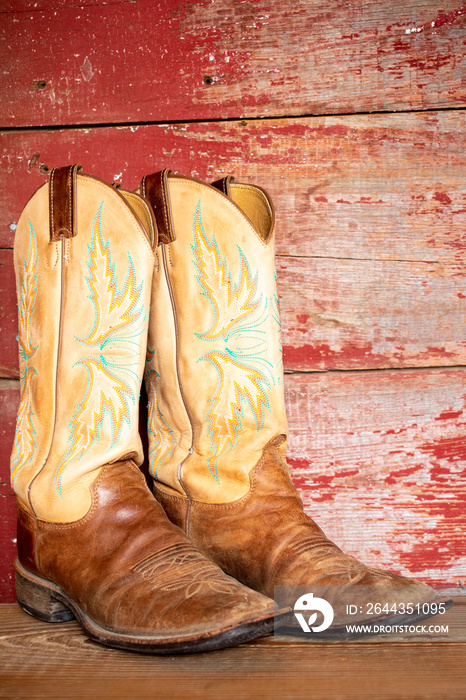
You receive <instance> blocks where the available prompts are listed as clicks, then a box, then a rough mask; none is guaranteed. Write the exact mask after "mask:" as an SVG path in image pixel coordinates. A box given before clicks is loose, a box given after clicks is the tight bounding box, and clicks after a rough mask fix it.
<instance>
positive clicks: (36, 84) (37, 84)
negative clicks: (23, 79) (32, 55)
mask: <svg viewBox="0 0 466 700" xmlns="http://www.w3.org/2000/svg"><path fill="white" fill-rule="evenodd" d="M46 87H47V82H46V81H45V80H33V82H32V85H31V90H45V88H46Z"/></svg>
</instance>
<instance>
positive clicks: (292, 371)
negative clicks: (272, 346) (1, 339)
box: [16, 365, 466, 381]
mask: <svg viewBox="0 0 466 700" xmlns="http://www.w3.org/2000/svg"><path fill="white" fill-rule="evenodd" d="M436 369H440V370H458V369H466V365H428V366H425V367H424V366H418V367H416V366H413V367H361V369H358V368H357V367H351V368H348V369H343V368H341V367H339V368H338V369H334V368H332V367H329V368H328V369H285V370H284V372H285V374H293V375H299V374H326V373H328V372H331V373H332V374H351V372H354V373H358V374H361V372H413V371H416V372H423V371H427V370H436ZM16 381H19V380H16Z"/></svg>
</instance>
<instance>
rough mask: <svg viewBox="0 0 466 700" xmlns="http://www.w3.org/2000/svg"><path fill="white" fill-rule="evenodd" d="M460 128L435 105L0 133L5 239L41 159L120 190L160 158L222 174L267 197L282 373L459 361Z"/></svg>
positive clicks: (13, 361) (12, 315) (464, 191)
mask: <svg viewBox="0 0 466 700" xmlns="http://www.w3.org/2000/svg"><path fill="white" fill-rule="evenodd" d="M465 126H466V116H465V114H464V113H461V114H458V115H454V114H452V113H449V114H444V113H435V114H428V115H420V114H416V115H371V116H368V117H358V116H354V117H345V118H310V119H299V120H297V119H293V120H270V121H264V122H249V123H243V122H235V123H228V124H225V123H222V124H210V125H205V124H203V125H199V124H194V125H193V124H185V125H175V126H173V125H172V126H165V127H164V126H150V127H141V128H137V127H127V128H121V129H120V128H118V129H113V128H105V129H100V128H98V129H88V130H74V129H72V130H67V131H60V132H50V131H49V132H47V131H37V132H20V133H15V134H12V133H7V134H5V133H4V134H3V136H2V137H1V138H2V140H3V143H4V144H5V151H4V153H5V155H4V157H3V167H2V169H1V170H0V190H2V191H3V193H4V197H5V202H6V206H5V208H4V209H3V210H2V222H1V229H0V230H1V231H2V235H3V239H2V243H3V245H4V246H11V245H12V240H13V235H14V228H15V226H16V222H17V220H18V216H19V213H20V211H21V209H22V206H23V205H24V203H25V202H26V201H27V199H28V197H29V196H30V195H31V194H32V193H33V191H34V190H35V189H36V188H37V186H39V185H40V184H41V183H42V182H44V180H45V176H44V175H41V174H40V173H39V170H38V168H39V164H40V163H45V164H47V165H48V166H49V167H53V166H55V165H59V164H63V163H68V162H73V161H78V160H79V161H82V162H84V163H87V164H94V165H95V167H88V168H87V170H89V171H91V172H92V173H94V174H95V175H98V176H100V177H103V178H104V179H107V180H110V181H112V180H113V179H118V178H121V179H122V180H123V184H124V185H126V186H127V187H129V188H133V187H136V185H137V183H138V180H139V177H140V176H141V174H142V173H144V172H147V171H149V170H155V169H158V168H161V167H163V166H165V165H166V164H167V163H170V164H171V165H172V167H173V168H174V169H175V170H179V171H180V172H183V173H185V174H191V175H195V176H199V177H202V178H206V179H208V180H212V179H214V178H215V177H216V176H218V175H220V174H223V173H226V172H234V173H235V174H236V175H237V177H238V178H239V179H242V180H245V181H252V182H256V183H258V184H261V185H263V186H265V187H266V188H267V189H268V190H269V191H270V193H271V196H272V199H273V201H274V202H275V204H276V208H277V220H278V224H277V250H278V253H279V258H278V261H277V266H278V272H279V283H280V292H281V297H282V317H283V331H284V338H283V340H284V358H285V366H286V368H287V369H293V370H314V369H328V368H333V369H348V368H356V369H362V368H381V367H412V366H427V367H428V366H436V365H456V364H463V363H464V361H465V349H466V324H465V321H466V284H465V276H464V275H465V257H464V251H465V245H466V244H465V239H464V226H465V224H466V181H465V179H464V168H463V158H462V152H463V151H462V150H461V148H458V144H462V143H463V141H464V138H465V136H464V135H465V134H466V129H465V128H464V127H465ZM418 139H419V140H418ZM465 145H466V144H465ZM433 159H434V160H435V162H436V170H435V179H433V178H432V161H433ZM337 163H338V165H337ZM0 264H3V265H4V267H3V270H2V272H3V273H4V274H3V275H2V282H1V284H2V293H3V299H4V310H3V312H2V315H1V317H0V331H1V333H2V336H3V337H4V343H3V344H2V349H1V361H0V362H1V370H0V371H1V372H2V376H4V377H11V376H17V372H18V370H17V351H16V340H15V337H16V320H15V319H16V311H15V288H14V279H13V274H12V267H11V264H12V263H11V257H10V258H9V257H8V253H7V252H3V253H2V258H1V260H0Z"/></svg>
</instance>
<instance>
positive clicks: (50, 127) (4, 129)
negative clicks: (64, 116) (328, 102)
mask: <svg viewBox="0 0 466 700" xmlns="http://www.w3.org/2000/svg"><path fill="white" fill-rule="evenodd" d="M465 111H466V108H465V107H451V106H450V107H435V108H434V107H432V108H430V109H400V110H393V109H382V110H374V111H372V112H328V113H325V114H322V113H320V112H309V113H308V112H306V113H305V114H289V115H285V116H284V115H275V116H274V115H273V114H267V115H263V116H259V117H242V116H237V117H227V118H222V117H215V118H213V119H204V118H202V119H163V120H148V121H127V122H98V123H91V124H89V123H86V122H81V123H74V124H42V125H40V126H27V125H20V126H2V125H1V124H0V135H1V134H2V133H9V132H16V131H63V130H72V129H106V128H110V127H130V126H171V125H176V124H214V123H221V124H223V123H231V122H244V125H245V126H246V124H247V123H248V122H264V121H285V120H289V119H310V118H314V119H326V118H327V117H360V116H371V115H373V114H384V115H386V114H424V113H430V112H465Z"/></svg>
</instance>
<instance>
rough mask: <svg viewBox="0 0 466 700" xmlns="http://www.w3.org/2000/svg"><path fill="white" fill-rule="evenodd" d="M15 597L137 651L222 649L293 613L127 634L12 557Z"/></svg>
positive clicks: (46, 616)
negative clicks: (188, 630) (176, 631)
mask: <svg viewBox="0 0 466 700" xmlns="http://www.w3.org/2000/svg"><path fill="white" fill-rule="evenodd" d="M14 566H15V578H16V597H17V601H18V603H19V605H20V606H21V607H22V609H23V610H24V611H25V612H27V613H28V614H29V615H32V616H33V617H36V618H38V619H39V620H42V621H44V622H52V623H60V622H68V621H70V620H74V619H76V620H77V621H78V622H79V624H80V625H81V627H82V629H83V630H84V632H85V633H86V634H87V635H88V636H89V637H90V638H91V639H92V640H93V641H94V642H98V643H99V644H103V645H105V646H109V647H114V648H116V649H123V650H125V651H136V652H139V653H142V654H157V655H163V654H192V653H199V652H204V651H213V650H215V649H224V648H226V647H230V646H236V645H237V644H242V643H243V642H248V641H251V640H252V639H256V638H257V637H262V636H263V635H266V634H270V633H271V632H273V630H274V626H275V625H276V624H280V621H283V622H286V621H288V620H289V619H290V617H291V615H292V613H291V611H288V610H280V611H278V612H277V613H276V614H275V615H264V616H261V617H257V618H253V619H251V620H248V621H246V622H243V623H241V624H240V625H239V626H236V627H232V626H231V627H225V628H223V629H216V630H209V631H207V632H206V633H203V634H199V633H197V634H191V635H185V636H183V635H178V636H176V635H171V636H162V635H160V636H158V635H156V634H154V635H138V634H126V633H124V632H119V631H116V630H111V629H107V628H105V627H102V626H101V625H99V623H97V622H96V621H95V620H93V619H92V618H90V617H89V616H88V615H87V614H86V613H85V612H84V611H83V610H81V608H80V607H79V605H77V604H76V603H75V601H74V600H72V599H71V598H70V597H69V596H68V595H67V594H66V593H65V592H64V591H63V590H62V589H61V588H60V587H59V586H57V585H56V584H54V583H52V582H51V581H47V580H46V579H43V578H41V577H40V576H37V575H36V574H32V573H30V572H29V571H27V570H26V569H25V568H24V567H23V566H22V565H21V564H20V562H19V561H18V560H16V561H15V565H14Z"/></svg>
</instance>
